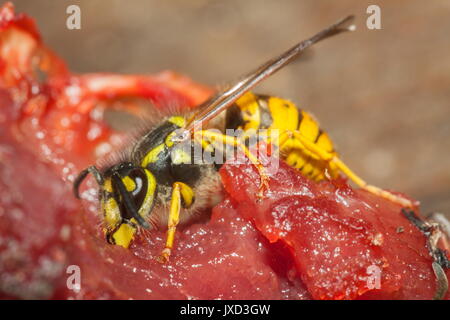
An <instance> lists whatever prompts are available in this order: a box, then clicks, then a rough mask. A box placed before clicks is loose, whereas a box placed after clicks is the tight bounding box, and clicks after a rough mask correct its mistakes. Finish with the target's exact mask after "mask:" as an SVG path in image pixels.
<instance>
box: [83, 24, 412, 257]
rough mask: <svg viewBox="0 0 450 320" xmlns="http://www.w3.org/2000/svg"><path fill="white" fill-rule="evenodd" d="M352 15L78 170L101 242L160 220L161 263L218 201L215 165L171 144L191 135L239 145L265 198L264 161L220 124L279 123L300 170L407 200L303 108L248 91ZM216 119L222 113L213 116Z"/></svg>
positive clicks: (209, 143) (208, 144) (281, 143)
mask: <svg viewBox="0 0 450 320" xmlns="http://www.w3.org/2000/svg"><path fill="white" fill-rule="evenodd" d="M352 20H353V16H348V17H346V18H344V19H342V20H340V21H338V22H337V23H335V24H333V25H331V26H329V27H328V28H326V29H324V30H322V31H320V32H319V33H317V34H316V35H314V36H312V37H311V38H309V39H307V40H304V41H302V42H300V43H298V44H296V45H295V46H293V47H292V48H291V49H289V50H287V51H285V52H284V53H282V54H281V55H279V56H277V57H275V58H273V59H271V60H269V61H267V62H266V63H264V64H263V65H261V66H260V67H258V68H257V69H256V70H254V71H253V72H250V73H249V74H247V75H246V76H244V77H242V78H241V79H240V80H238V81H237V82H235V83H233V84H231V85H228V86H227V87H225V88H224V89H223V90H221V91H220V92H218V93H217V94H215V95H214V96H213V97H212V98H211V99H209V100H208V101H206V102H205V103H203V104H202V105H200V106H199V107H198V108H196V109H195V110H196V111H194V112H193V113H192V114H188V115H184V116H183V115H175V116H174V115H172V116H169V117H166V118H165V119H163V120H162V122H161V123H160V124H159V125H158V126H156V127H155V128H153V129H151V130H148V131H147V132H145V133H144V134H143V135H142V137H141V138H139V139H138V141H137V142H136V143H135V144H134V146H133V147H132V148H131V151H130V152H129V155H128V157H126V158H125V159H123V160H122V161H120V162H119V163H117V164H115V165H113V166H110V167H108V168H106V169H98V168H97V167H96V166H90V167H88V168H86V169H85V170H83V171H82V172H81V173H80V174H79V175H78V177H77V178H76V179H75V181H74V193H75V196H76V197H78V198H79V186H80V184H81V182H82V181H83V180H84V179H85V177H86V176H87V175H88V174H92V175H93V176H94V178H95V179H96V181H97V183H98V185H99V199H100V205H101V211H102V213H103V220H104V225H105V227H104V229H105V234H106V239H107V241H108V242H109V243H111V244H116V245H120V246H123V247H126V248H127V247H128V246H129V244H130V242H131V241H132V239H133V237H134V235H135V233H136V231H137V230H138V228H139V227H143V228H146V229H150V228H152V227H159V226H164V225H165V226H167V239H166V244H165V248H164V249H163V251H162V253H161V256H160V257H159V260H160V261H161V262H165V261H167V260H168V259H169V256H170V254H171V250H172V248H173V245H174V238H175V231H176V227H177V226H178V225H179V223H182V222H184V221H187V220H189V219H190V218H191V217H193V216H195V214H196V213H197V212H200V211H202V210H203V209H206V208H211V207H212V206H214V204H215V203H217V201H218V200H217V198H218V196H217V195H218V194H220V193H221V191H220V190H221V181H220V177H219V175H218V173H217V167H218V166H217V165H215V164H213V163H203V164H198V163H193V162H192V153H191V152H189V150H186V149H182V148H176V146H177V145H179V144H180V143H182V142H186V141H189V142H188V143H190V146H191V147H192V148H193V147H195V146H200V147H201V148H204V149H207V148H213V149H214V148H215V146H217V143H219V144H222V145H227V146H231V147H232V148H235V149H239V150H241V151H242V152H243V154H244V155H245V156H246V157H247V158H248V159H249V160H250V162H251V163H252V165H254V166H255V168H256V169H257V170H258V173H259V176H260V188H259V194H258V198H263V197H264V192H265V191H267V190H268V189H269V185H268V175H267V172H266V170H265V167H264V165H263V164H262V163H261V162H260V160H259V159H258V158H257V157H256V156H255V155H253V153H252V152H251V151H250V150H249V148H248V147H247V145H246V144H245V143H243V142H242V140H241V139H238V138H237V137H234V136H230V135H226V134H225V133H223V132H225V129H240V130H242V131H243V132H247V131H250V130H257V129H267V130H278V131H279V132H280V134H279V136H278V139H277V141H275V142H274V143H275V144H276V145H277V146H278V148H279V150H280V151H281V152H280V154H281V156H282V159H283V160H285V161H286V162H287V163H288V164H289V165H291V166H292V167H294V168H297V169H298V171H299V172H300V173H301V174H304V175H306V176H307V177H309V178H311V179H313V180H315V181H320V180H323V179H325V178H334V177H337V176H338V175H339V174H340V173H342V174H344V175H346V176H347V177H348V178H349V179H350V180H352V181H353V182H354V183H356V185H358V186H359V187H361V188H364V189H366V190H367V191H369V192H371V193H374V194H377V195H380V196H382V197H385V198H387V199H389V200H391V201H394V202H396V203H399V204H401V205H402V206H404V207H412V204H411V202H410V201H409V200H407V199H404V198H402V197H400V196H397V195H394V194H391V193H390V192H387V191H384V190H381V189H380V188H377V187H375V186H372V185H369V184H367V183H366V182H365V181H364V180H362V179H361V178H359V177H358V176H357V175H356V174H355V173H353V172H352V171H351V170H350V169H349V168H348V167H347V166H346V165H345V164H344V163H343V162H342V160H340V158H339V157H338V154H337V152H336V151H335V150H334V146H333V143H332V141H331V140H330V138H329V136H328V135H327V133H326V132H325V131H323V130H322V129H321V128H320V126H319V124H318V122H317V121H316V120H315V119H314V118H313V117H312V116H311V115H310V114H309V113H308V112H306V111H303V110H301V109H299V108H298V107H297V106H296V105H295V104H293V103H292V102H290V101H288V100H285V99H281V98H278V97H272V96H264V95H257V94H254V93H252V92H251V91H250V90H251V89H252V88H253V87H254V86H256V85H257V84H258V83H260V82H261V81H262V80H264V79H266V78H268V77H269V76H270V75H272V74H273V73H274V72H276V71H278V70H279V69H281V68H283V67H284V66H286V65H287V64H288V63H290V62H291V61H293V60H294V59H296V58H297V57H298V56H300V55H301V54H302V53H303V52H304V51H305V49H307V48H308V47H310V46H312V45H313V44H315V43H317V42H319V41H321V40H323V39H325V38H328V37H331V36H334V35H336V34H339V33H342V32H344V31H351V30H354V28H355V27H354V25H353V24H351V22H352ZM219 118H225V120H224V121H213V120H217V119H219ZM215 122H216V123H224V124H223V125H221V126H222V127H221V128H219V129H221V132H222V133H218V132H217V131H213V130H211V129H210V128H208V129H202V128H200V127H202V126H205V125H206V127H207V126H208V124H211V123H215ZM218 149H219V148H217V150H218Z"/></svg>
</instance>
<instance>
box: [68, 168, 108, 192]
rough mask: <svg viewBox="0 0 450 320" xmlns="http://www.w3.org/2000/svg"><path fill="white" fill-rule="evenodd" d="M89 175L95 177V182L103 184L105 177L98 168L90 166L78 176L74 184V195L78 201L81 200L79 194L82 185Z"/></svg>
mask: <svg viewBox="0 0 450 320" xmlns="http://www.w3.org/2000/svg"><path fill="white" fill-rule="evenodd" d="M89 173H91V174H92V175H93V176H94V178H95V180H96V181H97V183H98V184H99V185H102V184H103V176H102V174H101V173H100V171H99V170H98V169H97V167H96V166H90V167H88V168H86V169H84V170H83V171H81V172H80V173H79V174H78V177H77V178H76V179H75V181H74V182H73V194H74V195H75V197H76V198H77V199H80V193H79V189H80V185H81V183H82V182H83V180H84V179H85V178H86V176H87V175H88V174H89Z"/></svg>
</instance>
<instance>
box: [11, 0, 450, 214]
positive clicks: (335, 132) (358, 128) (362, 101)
mask: <svg viewBox="0 0 450 320" xmlns="http://www.w3.org/2000/svg"><path fill="white" fill-rule="evenodd" d="M14 3H15V4H16V7H17V11H25V12H27V13H28V14H30V15H31V16H33V17H34V18H35V19H36V20H37V22H38V25H39V27H40V29H41V31H42V34H43V37H44V40H45V42H46V43H47V44H49V46H50V47H52V48H53V49H54V50H55V51H56V52H57V53H58V54H59V55H60V56H62V57H63V58H64V59H65V60H66V61H67V63H68V64H69V66H70V68H71V69H72V70H73V71H76V72H94V71H108V72H123V73H154V72H158V71H160V70H164V69H171V70H174V71H177V72H181V73H185V74H187V75H189V76H190V77H192V78H193V79H194V80H196V81H199V82H202V83H205V84H210V85H215V84H221V83H224V82H227V81H229V80H232V79H235V78H236V77H238V76H240V75H241V74H242V73H243V72H247V71H249V70H251V69H253V68H254V67H256V66H257V65H258V64H259V63H261V62H263V61H264V60H266V59H268V58H270V57H271V56H273V55H275V54H278V53H280V52H281V51H282V50H284V49H286V48H288V47H290V46H291V45H293V44H294V43H295V42H296V41H298V40H301V39H303V38H305V37H307V36H310V35H311V34H312V33H314V32H316V31H319V30H320V29H321V28H323V27H325V26H327V25H328V24H330V23H332V22H334V21H336V20H337V19H339V18H341V17H343V16H345V15H347V14H350V13H353V14H356V15H357V21H356V24H357V27H358V30H357V32H355V33H352V34H346V35H341V36H339V37H336V38H334V39H332V40H328V41H326V42H323V43H321V44H319V45H318V46H316V47H315V48H314V49H313V51H311V52H310V54H308V55H307V56H306V57H305V58H306V59H303V60H302V61H299V62H297V63H295V64H293V65H291V66H289V67H287V68H286V69H284V70H282V71H281V72H279V73H278V74H276V75H275V76H273V77H272V78H271V79H269V80H267V81H266V82H265V83H264V84H263V85H261V86H260V87H258V89H257V90H256V91H257V92H264V93H267V94H273V95H279V96H282V97H286V98H289V99H292V100H293V101H295V102H296V103H298V104H299V105H300V106H301V107H303V108H305V109H307V110H309V111H311V112H312V113H313V114H314V115H316V116H317V118H318V119H319V120H320V121H321V124H322V126H323V127H324V128H325V129H327V130H328V131H329V133H330V134H331V136H332V137H333V138H334V141H335V143H336V144H337V146H338V150H339V151H340V153H341V154H342V157H343V159H344V160H345V161H346V162H347V164H348V165H349V166H350V167H351V168H353V169H354V170H355V171H356V172H357V173H358V174H360V175H361V176H362V177H363V178H365V179H366V180H367V181H369V182H371V183H373V184H375V185H378V186H380V187H386V188H391V189H394V190H399V191H404V192H406V193H408V194H411V195H412V196H413V197H415V198H417V199H419V200H421V201H422V204H423V211H424V212H425V213H427V212H430V211H442V212H447V213H450V140H449V138H450V2H449V1H439V0H432V1H423V0H395V1H375V0H372V1H365V0H362V1H361V0H344V1H328V0H320V1H317V0H307V1H303V0H291V1H280V0H267V1H266V0H245V1H244V0H241V1H238V0H227V1H224V0H221V1H216V0H171V1H164V0H159V1H156V0H152V1H148V0H133V1H123V0H116V1H111V0H108V1H107V0H84V1H75V0H72V1H61V0H60V1H54V0H39V1H36V0H19V1H15V2H14ZM70 4H78V5H79V6H80V8H81V20H82V22H81V30H68V29H67V28H66V18H67V16H68V15H67V14H66V8H67V6H68V5H70ZM370 4H377V5H379V6H380V7H381V21H382V22H381V23H382V30H368V29H367V28H366V19H367V17H368V14H366V9H367V7H368V6H369V5H370Z"/></svg>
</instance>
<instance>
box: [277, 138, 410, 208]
mask: <svg viewBox="0 0 450 320" xmlns="http://www.w3.org/2000/svg"><path fill="white" fill-rule="evenodd" d="M284 136H287V137H292V136H293V137H295V138H296V139H298V140H299V141H300V142H301V143H302V145H303V146H304V148H305V149H307V150H308V151H309V152H311V153H313V154H314V155H316V156H317V157H318V158H319V159H321V160H323V161H327V162H328V163H329V164H330V165H333V166H335V167H336V168H337V169H338V170H339V171H341V172H342V173H343V174H344V175H346V176H347V177H348V178H349V179H350V180H352V181H353V182H354V183H355V184H356V185H357V186H359V187H360V188H362V189H364V190H367V191H369V192H370V193H373V194H375V195H378V196H380V197H383V198H385V199H388V200H390V201H392V202H394V203H397V204H399V205H401V206H403V207H407V208H412V207H414V206H413V204H412V202H411V201H410V200H408V199H406V198H403V197H401V196H397V195H395V194H392V193H390V192H389V191H386V190H383V189H380V188H378V187H376V186H373V185H370V184H368V183H367V182H365V181H364V180H363V179H361V178H360V177H359V176H358V175H356V174H355V173H354V172H353V171H352V170H351V169H350V168H349V167H347V165H346V164H345V163H344V162H342V160H341V159H339V157H338V156H336V154H334V153H331V152H328V151H326V150H324V149H322V148H320V147H319V146H317V145H316V144H315V143H314V142H312V141H310V140H309V139H307V138H306V137H305V136H303V135H302V134H301V132H299V131H287V132H286V134H285V135H284ZM280 140H282V137H280Z"/></svg>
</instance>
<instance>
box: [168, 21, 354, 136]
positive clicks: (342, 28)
mask: <svg viewBox="0 0 450 320" xmlns="http://www.w3.org/2000/svg"><path fill="white" fill-rule="evenodd" d="M353 20H354V16H353V15H350V16H348V17H345V18H343V19H341V20H339V21H338V22H336V23H335V24H333V25H331V26H329V27H328V28H326V29H323V30H322V31H320V32H319V33H317V34H315V35H314V36H312V37H311V38H309V39H306V40H304V41H301V42H299V43H298V44H296V45H295V46H293V47H292V48H290V49H289V50H287V51H285V52H283V53H282V54H281V55H279V56H278V57H276V58H273V59H270V60H269V61H267V62H266V63H264V64H262V65H261V66H260V67H258V68H257V69H255V70H254V71H252V72H250V73H249V74H247V75H246V76H244V77H242V78H241V80H239V81H237V82H236V83H234V84H232V85H229V86H227V87H226V88H225V89H224V90H223V91H220V92H219V93H217V94H216V95H214V96H213V97H212V98H211V99H210V100H208V101H206V102H205V103H203V104H202V105H201V106H200V107H199V111H198V112H197V113H196V114H194V115H193V116H192V117H191V118H190V119H189V122H188V124H187V126H186V128H185V129H186V130H187V131H190V132H193V131H194V130H195V129H196V128H197V127H199V126H200V125H202V124H203V123H207V122H208V121H209V120H211V119H212V118H214V117H215V116H216V115H217V114H219V113H221V112H222V111H224V110H225V109H226V108H228V107H229V106H231V105H232V104H233V103H234V102H235V101H236V100H237V99H239V98H240V97H241V96H242V95H243V94H245V93H246V92H247V91H249V90H251V89H252V88H253V87H255V86H256V85H257V84H258V83H260V82H261V81H263V80H264V79H266V78H268V77H269V76H271V75H272V74H273V73H275V72H277V71H278V70H280V69H281V68H283V67H284V66H286V65H287V64H288V63H290V62H291V61H292V60H294V59H296V58H297V57H299V56H300V55H301V54H302V53H303V52H304V51H305V49H307V48H308V47H310V46H312V45H313V44H315V43H317V42H319V41H321V40H323V39H326V38H329V37H331V36H334V35H337V34H339V33H342V32H346V31H353V30H355V29H356V27H355V25H353V24H351V23H352V22H353ZM173 140H174V141H182V140H183V137H181V136H176V137H174V139H173Z"/></svg>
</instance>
